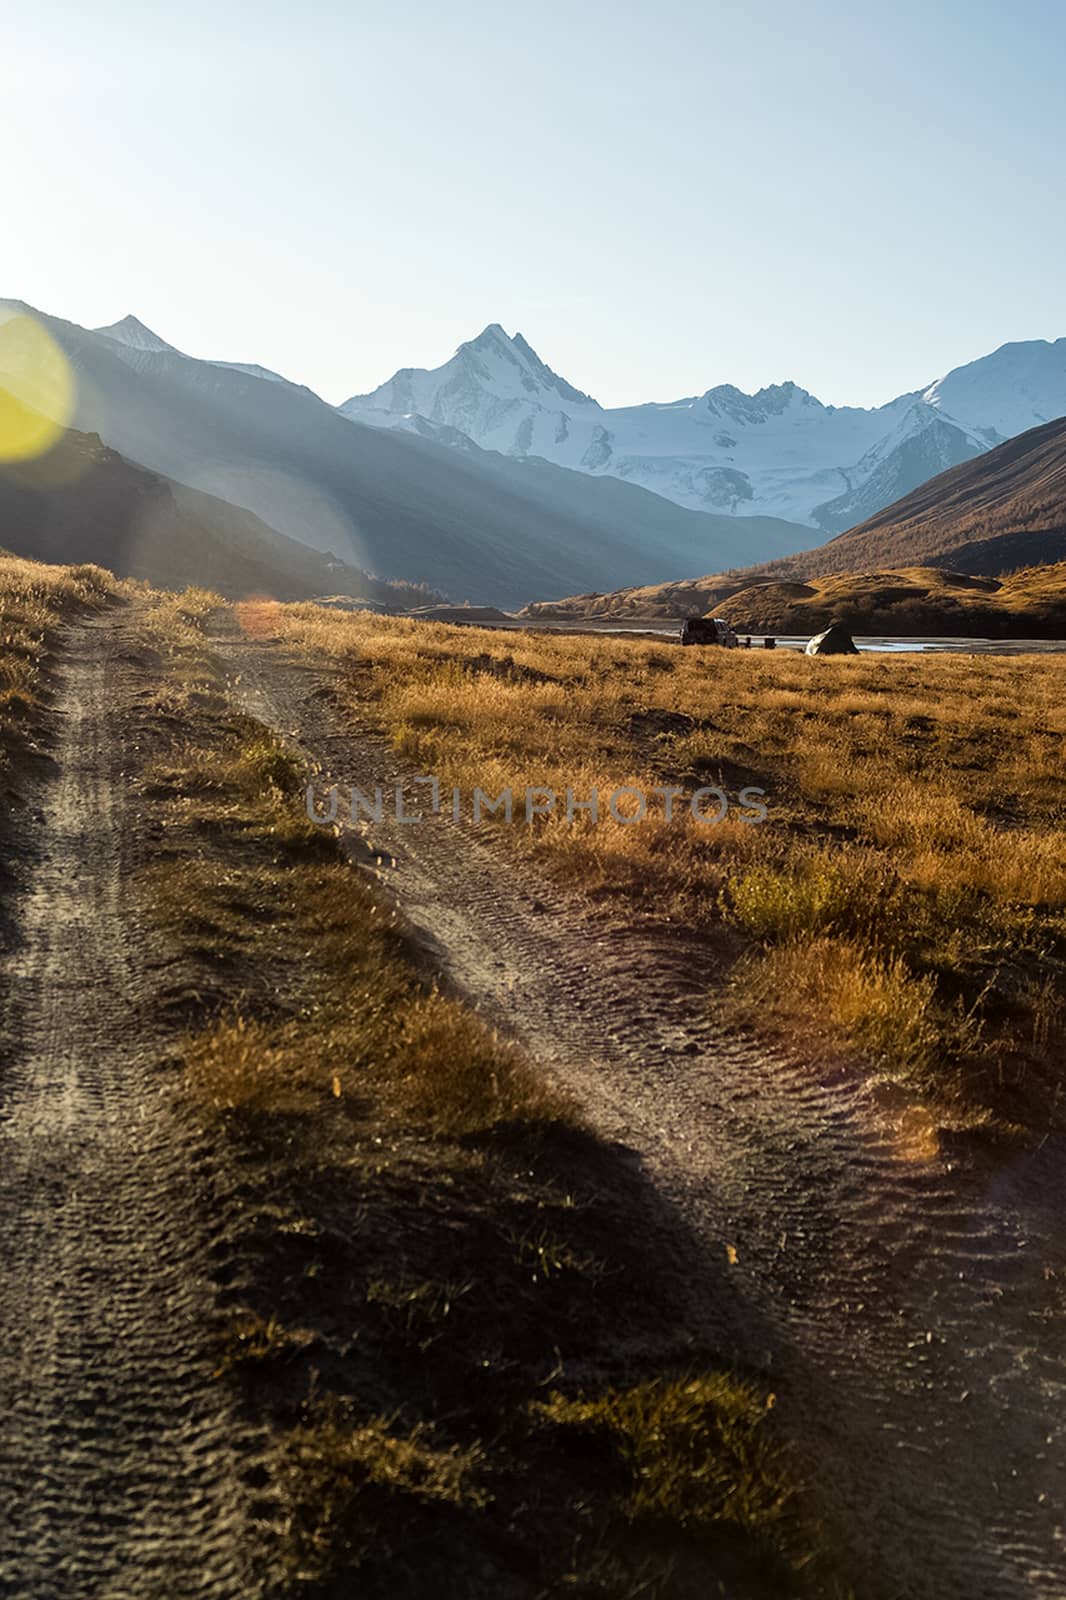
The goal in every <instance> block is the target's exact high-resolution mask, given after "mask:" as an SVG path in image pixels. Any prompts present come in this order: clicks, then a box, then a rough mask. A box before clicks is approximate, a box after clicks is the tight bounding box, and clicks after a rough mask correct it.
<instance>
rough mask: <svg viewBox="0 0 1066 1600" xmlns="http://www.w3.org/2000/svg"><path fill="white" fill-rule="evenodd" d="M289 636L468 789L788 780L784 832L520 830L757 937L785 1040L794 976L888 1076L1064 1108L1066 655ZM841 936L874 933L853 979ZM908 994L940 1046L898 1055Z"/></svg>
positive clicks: (1024, 1114)
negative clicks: (816, 654)
mask: <svg viewBox="0 0 1066 1600" xmlns="http://www.w3.org/2000/svg"><path fill="white" fill-rule="evenodd" d="M275 628H276V633H277V635H278V637H280V638H281V639H283V640H284V641H285V642H286V643H288V644H289V645H290V646H291V647H293V648H294V649H296V650H298V651H299V652H300V653H301V654H302V655H303V656H304V657H305V658H306V659H309V660H313V661H317V662H319V663H321V664H322V665H323V666H324V667H326V668H332V669H333V670H334V671H335V672H336V673H337V674H338V676H339V678H340V680H341V682H342V683H345V684H347V686H348V689H347V692H348V693H349V694H350V695H351V698H352V712H353V715H362V716H367V715H370V716H371V717H373V718H374V719H376V720H379V721H380V722H382V723H383V724H384V725H385V727H386V728H387V729H388V730H389V732H390V734H391V737H392V739H393V741H394V743H395V745H396V747H397V748H398V749H399V750H400V751H401V752H402V753H404V754H405V755H406V756H407V757H408V758H409V759H410V761H411V762H412V763H413V764H415V765H417V767H418V769H419V770H421V771H423V772H432V773H435V774H437V775H438V776H439V777H440V778H441V779H442V781H444V782H446V783H448V784H453V783H454V784H458V785H460V786H463V787H465V788H466V789H470V788H472V786H473V785H474V784H478V785H480V786H481V787H482V788H484V789H486V790H489V791H491V792H496V791H497V790H498V789H500V788H502V787H504V786H511V787H512V788H514V789H515V790H518V791H521V790H524V789H525V788H526V787H527V786H528V785H544V786H546V787H548V788H551V789H553V790H554V791H555V792H556V793H557V794H559V795H560V796H561V795H562V794H563V793H564V791H565V790H566V789H567V787H568V786H569V787H572V788H573V789H574V791H575V792H576V794H577V795H578V796H579V797H580V798H585V797H587V795H588V793H589V792H590V790H591V789H592V787H594V786H595V787H597V788H598V789H599V790H600V792H601V795H606V794H607V793H609V792H610V791H612V790H613V789H614V788H616V787H617V786H620V785H632V786H635V787H637V788H641V789H643V790H645V791H650V790H651V789H652V788H654V786H656V785H662V784H677V785H680V786H682V787H684V788H685V790H686V793H691V792H692V790H694V789H695V788H696V787H698V786H700V785H702V784H706V785H715V784H720V785H722V786H723V787H724V788H725V789H726V790H727V791H729V792H730V793H731V794H732V795H734V796H735V795H736V794H737V793H738V791H739V790H740V789H741V788H742V787H744V786H757V787H761V788H763V789H765V791H766V797H767V798H766V803H767V805H768V806H769V812H770V816H769V820H768V821H767V822H766V823H764V824H761V825H755V826H753V825H749V824H746V823H744V822H743V821H741V820H740V815H739V812H738V811H737V810H736V809H734V810H732V811H731V813H730V816H729V819H728V820H727V821H725V822H723V823H721V824H719V825H718V826H716V827H714V826H710V827H709V826H703V825H700V824H698V823H696V822H695V821H693V819H692V818H691V816H690V815H689V814H688V813H687V811H685V809H684V806H683V803H682V807H681V814H680V815H679V816H677V815H675V819H674V820H673V821H672V822H667V821H666V820H665V818H664V816H663V812H662V806H661V803H658V802H657V803H653V805H652V806H651V807H650V808H649V814H648V817H647V819H646V820H645V821H643V822H641V823H639V824H636V825H631V826H626V825H623V824H619V823H617V822H614V821H612V820H611V819H610V818H609V817H608V818H601V820H600V822H599V823H598V824H597V825H595V826H593V825H591V824H590V823H589V821H588V820H587V819H584V820H579V821H578V822H576V823H570V822H568V821H567V819H566V817H565V815H564V814H562V808H561V807H560V808H559V809H557V810H556V812H555V813H554V814H553V815H551V816H549V817H545V818H537V819H535V820H534V821H533V823H531V824H529V825H522V826H513V827H510V828H507V829H505V830H504V833H505V836H506V839H507V841H508V843H509V844H510V845H511V846H512V847H517V848H519V849H522V850H527V851H531V852H534V853H536V854H537V855H538V856H539V857H540V858H541V859H542V860H544V861H545V862H547V863H548V864H550V865H553V866H555V867H557V868H558V869H559V870H560V871H564V872H565V873H566V874H567V876H568V877H570V878H571V879H574V878H575V877H576V878H578V879H579V880H580V881H581V882H583V883H584V884H585V885H586V886H587V887H588V888H590V889H592V890H595V891H598V892H600V893H605V894H616V895H617V896H618V897H619V898H620V899H621V900H624V901H636V902H638V903H640V904H641V905H642V906H643V907H644V908H654V909H657V910H658V911H660V912H661V913H662V914H663V915H666V916H671V917H674V918H685V919H689V920H692V921H695V922H697V923H698V924H700V925H701V926H704V927H706V928H707V929H708V930H709V931H713V930H714V929H715V928H716V927H721V926H723V925H727V926H728V925H732V926H733V927H737V928H740V929H742V930H743V931H744V932H745V933H746V935H747V936H748V937H749V939H750V940H751V942H752V946H753V951H754V952H756V953H755V954H754V955H753V960H752V961H751V962H749V964H748V965H747V966H746V967H745V969H744V970H745V973H746V974H747V975H748V976H747V981H749V982H751V983H752V984H753V985H754V984H755V973H756V971H757V969H758V967H759V961H760V959H764V961H765V968H764V971H765V975H766V981H765V982H764V983H762V984H761V985H758V986H757V987H758V992H759V993H760V995H761V996H762V1000H763V1004H762V1006H761V1008H759V1014H760V1016H761V1018H762V1025H764V1026H766V1027H768V1028H770V1029H771V1030H777V1031H781V1030H780V1028H779V1024H781V1023H782V1022H783V1021H786V1020H787V1019H788V1017H790V1016H793V1015H794V1008H792V1009H790V1007H789V1005H788V1003H787V1001H786V998H785V997H784V995H783V994H781V995H779V994H778V991H777V989H776V988H775V985H774V984H773V983H772V982H771V980H770V975H771V974H772V973H773V972H775V971H777V972H780V971H781V970H782V969H781V965H780V964H781V962H782V961H785V960H786V959H787V964H788V967H789V971H790V972H791V973H792V975H793V978H794V980H795V982H796V984H797V987H798V990H800V991H802V992H804V993H806V994H808V995H810V996H813V995H817V996H819V997H820V998H819V1000H818V1004H819V1005H820V1006H821V1007H822V1008H823V1010H824V1013H825V1020H826V1024H827V1031H828V1032H829V1033H831V1034H833V1035H834V1036H835V1037H837V1038H838V1039H845V1040H848V1041H850V1042H851V1043H852V1044H853V1045H854V1047H855V1048H856V1049H857V1050H859V1051H861V1052H862V1053H863V1054H864V1055H865V1056H867V1057H868V1058H873V1059H874V1060H876V1061H877V1062H879V1063H883V1064H884V1065H885V1066H887V1067H889V1068H894V1067H899V1068H900V1070H903V1069H902V1067H901V1066H900V1063H901V1061H903V1060H905V1061H906V1062H907V1063H909V1065H908V1066H907V1069H906V1070H907V1072H908V1075H909V1076H910V1077H911V1079H912V1081H921V1082H922V1083H923V1084H924V1086H925V1088H926V1090H928V1091H932V1092H938V1091H939V1092H941V1093H944V1094H947V1093H948V1091H949V1088H950V1092H951V1095H952V1096H954V1095H955V1094H956V1093H961V1094H962V1097H963V1099H964V1100H968V1101H969V1103H970V1104H971V1105H972V1106H974V1107H976V1108H977V1114H978V1115H980V1114H981V1110H982V1108H985V1107H987V1106H988V1105H989V1104H994V1105H995V1107H996V1109H997V1111H998V1112H999V1113H1001V1114H1002V1116H1003V1117H1005V1118H1006V1119H1007V1120H1021V1121H1034V1122H1036V1123H1037V1124H1039V1123H1040V1121H1041V1118H1042V1117H1043V1116H1044V1115H1046V1112H1047V1107H1048V1105H1049V1103H1050V1102H1051V1101H1055V1102H1057V1089H1056V1085H1057V1083H1058V1081H1059V1079H1060V1076H1061V1072H1062V1067H1063V1059H1062V1045H1061V1031H1058V1032H1057V1028H1056V1024H1055V1023H1048V1021H1047V1018H1048V1017H1049V1016H1052V1017H1054V1018H1055V1019H1060V1018H1061V1017H1062V1015H1063V1010H1062V997H1063V995H1064V994H1066V831H1064V829H1063V823H1064V821H1066V784H1064V781H1063V780H1064V777H1066V772H1064V754H1063V753H1064V749H1066V740H1064V735H1066V659H1064V658H1059V657H1055V656H1030V657H1024V658H1017V657H1014V658H1008V657H1000V658H996V657H988V656H983V657H980V658H976V659H975V658H966V657H958V656H935V657H921V658H914V657H911V658H905V657H876V656H860V657H858V658H848V659H838V660H832V659H819V658H814V659H811V658H808V657H805V656H801V655H798V654H795V653H792V652H785V651H777V652H774V653H772V654H771V653H769V652H767V653H765V654H764V653H762V652H760V653H748V652H746V651H745V652H722V651H699V650H680V649H676V648H669V647H666V646H661V645H657V644H655V643H652V642H648V641H643V640H633V639H625V638H608V637H605V636H603V635H599V636H585V637H573V636H570V637H560V636H553V635H544V634H522V633H516V632H507V633H501V632H495V631H492V630H487V629H470V628H455V627H449V626H447V625H444V624H435V623H428V624H427V623H418V622H413V621H409V620H401V619H390V618H382V617H371V616H368V615H365V614H362V615H360V614H356V615H346V616H338V615H336V614H332V613H330V614H326V613H323V612H321V611H318V610H316V609H315V608H314V607H311V606H294V607H285V608H283V609H282V610H281V611H279V613H278V617H277V619H276V623H275ZM826 939H828V940H831V941H833V940H845V941H847V942H848V952H847V953H842V954H841V956H840V959H839V961H838V963H837V966H836V967H835V968H834V969H833V972H834V976H833V978H832V981H830V980H829V978H828V977H827V973H828V971H829V968H828V967H827V964H826V963H827V957H826V950H825V947H824V943H823V941H824V940H826ZM804 940H807V941H814V942H813V943H812V944H811V947H810V951H809V954H808V955H807V956H806V957H805V956H804V946H803V941H804ZM758 951H763V952H764V953H765V955H764V957H763V958H760V957H759V956H758V954H757V952H758ZM782 951H784V952H787V957H786V955H785V954H782V953H781V952H782ZM805 960H806V962H807V963H808V967H809V971H808V973H807V978H806V980H805V981H804V982H801V981H800V978H801V973H800V969H801V968H802V966H803V964H804V961H805ZM845 967H847V969H848V971H849V972H850V973H852V977H851V978H849V980H848V981H847V982H845V980H844V976H843V973H844V968H845ZM753 992H754V991H753ZM731 993H733V994H734V995H736V993H737V990H736V986H734V989H733V990H732V991H731ZM1037 993H1039V994H1040V995H1041V996H1042V999H1041V1000H1040V1002H1039V1011H1040V1017H1042V1018H1043V1019H1044V1020H1043V1022H1041V1021H1040V1019H1039V1018H1038V1016H1037V1014H1036V1012H1035V1011H1034V1006H1035V1005H1036V1004H1037V1002H1036V1001H1035V1000H1034V995H1035V994H1037ZM904 995H906V997H907V1004H909V1005H913V1006H917V1007H919V1009H921V1010H922V1012H923V1016H924V1018H925V1021H924V1022H923V1025H922V1029H921V1030H920V1032H921V1037H922V1040H923V1043H922V1046H921V1048H920V1049H916V1048H914V1049H912V1048H911V1046H909V1045H908V1046H907V1047H906V1048H905V1049H902V1050H896V1049H894V1048H892V1041H891V1028H890V1027H887V1026H881V1025H879V1024H878V1023H877V1022H876V1019H877V1017H879V1016H885V1015H887V1016H891V1014H892V1011H893V1008H894V1007H897V1006H898V1007H903V1006H904ZM960 1006H961V1013H960V1010H959V1007H960ZM740 1011H741V1012H744V1014H746V1015H748V1016H749V1017H750V1018H754V1016H755V1012H756V1008H754V1007H747V1008H745V1007H743V1006H741V1007H740ZM738 1014H739V1013H738ZM960 1015H961V1016H963V1017H964V1018H965V1019H966V1021H965V1026H963V1025H960V1023H959V1017H960ZM1041 1037H1046V1043H1045V1044H1044V1045H1038V1044H1037V1043H1035V1042H1034V1041H1035V1040H1037V1039H1039V1038H1041ZM960 1086H961V1088H960Z"/></svg>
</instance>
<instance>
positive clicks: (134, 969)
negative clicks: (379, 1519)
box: [0, 608, 250, 1600]
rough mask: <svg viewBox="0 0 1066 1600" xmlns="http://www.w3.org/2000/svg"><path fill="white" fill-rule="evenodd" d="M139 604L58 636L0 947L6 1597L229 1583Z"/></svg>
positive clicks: (198, 1186) (241, 1582)
mask: <svg viewBox="0 0 1066 1600" xmlns="http://www.w3.org/2000/svg"><path fill="white" fill-rule="evenodd" d="M136 623H137V616H136V610H135V608H123V609H121V610H119V611H117V612H111V613H109V614H107V615H105V616H104V617H102V618H100V619H98V620H95V621H90V622H88V623H85V624H83V625H81V626H79V627H77V628H76V629H74V630H73V631H72V633H71V636H70V640H69V646H68V648H67V649H66V651H65V653H64V658H63V660H64V664H63V667H62V674H61V681H60V683H59V686H58V695H57V700H56V704H55V709H54V714H53V715H54V725H55V744H54V750H53V753H54V758H55V762H54V768H53V771H52V774H51V776H49V777H47V778H45V779H44V780H43V782H42V784H41V787H40V792H39V795H38V797H37V809H36V812H35V815H34V817H33V818H27V817H24V818H23V819H22V825H23V827H24V829H25V835H24V839H23V848H22V850H21V852H20V854H21V857H22V874H21V875H22V879H23V887H22V893H21V896H20V897H19V898H18V900H17V902H16V904H15V907H14V920H15V937H14V941H13V946H12V948H10V949H9V950H8V951H7V952H6V954H5V955H4V957H3V960H2V966H0V986H2V987H0V994H2V996H3V1026H2V1031H0V1594H3V1595H10V1596H12V1597H17V1600H36V1597H40V1600H58V1597H60V1596H62V1597H63V1600H80V1597H83V1596H86V1597H87V1596H94V1597H95V1596H105V1595H106V1596H107V1597H108V1600H120V1597H130V1600H133V1597H137V1600H145V1597H149V1596H150V1597H153V1600H155V1597H159V1600H162V1597H163V1596H167V1597H174V1600H179V1597H185V1596H190V1597H191V1596H205V1597H214V1596H220V1597H221V1596H237V1595H245V1594H247V1593H249V1592H250V1591H249V1589H248V1588H247V1587H246V1586H245V1577H246V1575H245V1573H244V1572H243V1571H242V1570H241V1567H240V1565H239V1560H238V1556H237V1551H238V1549H239V1548H240V1541H239V1539H238V1538H237V1533H238V1531H239V1529H240V1528H241V1526H242V1525H243V1519H244V1516H245V1512H246V1506H245V1499H246V1492H245V1491H244V1489H243V1488H242V1486H241V1480H240V1477H239V1474H238V1464H239V1455H240V1441H241V1438H242V1434H241V1429H240V1426H239V1425H238V1423H237V1421H236V1419H235V1418H234V1417H233V1416H232V1415H230V1413H229V1410H228V1406H227V1402H226V1401H225V1399H224V1396H223V1391H222V1389H221V1387H220V1385H219V1384H218V1382H217V1381H216V1380H215V1379H213V1377H212V1367H213V1365H214V1364H215V1356H214V1352H213V1349H212V1325H213V1315H214V1310H213V1300H212V1289H211V1285H210V1281H209V1256H208V1251H209V1227H208V1224H207V1221H206V1219H207V1217H208V1216H209V1214H210V1203H211V1202H210V1182H209V1174H208V1171H207V1167H206V1157H205V1154H204V1152H203V1151H202V1150H201V1149H200V1148H199V1147H198V1145H197V1142H196V1140H195V1139H194V1138H192V1137H191V1136H190V1134H189V1132H188V1131H187V1129H186V1128H184V1127H183V1126H182V1125H181V1123H180V1122H179V1121H178V1119H177V1118H176V1117H175V1115H174V1113H173V1110H172V1101H173V1085H172V1083H171V1084H168V1081H167V1078H166V1075H165V1074H164V1073H163V1072H162V1071H161V1070H160V1068H159V1065H158V1063H159V1061H160V1058H161V1056H162V1054H163V1051H164V1048H165V1043H164V1037H163V1032H162V1026H161V1024H160V1022H159V1021H158V1018H157V1017H156V1015H155V1007H154V1004H153V1001H154V997H155V996H156V994H157V992H158V978H159V973H160V971H161V970H162V967H163V963H164V961H165V953H164V952H160V951H158V950H157V949H155V948H154V946H153V943H152V940H151V938H150V937H149V935H148V934H147V933H146V931H145V930H144V929H143V928H142V927H141V926H140V924H139V920H138V916H137V909H136V897H135V895H134V894H133V892H132V890H131V875H132V874H133V872H134V871H135V870H136V867H137V865H138V863H139V861H140V860H143V857H144V850H145V841H144V838H143V837H142V829H141V827H140V824H139V819H138V817H137V816H136V815H135V811H134V806H133V804H132V803H131V800H130V795H129V782H128V780H129V776H130V771H131V766H132V765H133V764H134V762H135V759H136V754H135V748H133V747H134V746H135V745H136V738H137V734H136V727H137V723H136V715H137V698H138V695H139V694H142V693H144V692H146V689H145V682H146V680H145V675H144V673H143V671H142V670H141V669H140V667H139V665H138V659H137V653H136Z"/></svg>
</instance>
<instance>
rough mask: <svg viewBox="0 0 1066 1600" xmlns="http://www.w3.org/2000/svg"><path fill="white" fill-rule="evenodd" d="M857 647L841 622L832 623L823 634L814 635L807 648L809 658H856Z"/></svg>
mask: <svg viewBox="0 0 1066 1600" xmlns="http://www.w3.org/2000/svg"><path fill="white" fill-rule="evenodd" d="M858 653H859V648H858V645H857V644H856V643H855V640H854V639H853V638H852V637H851V634H850V633H849V632H848V630H847V628H845V626H844V624H843V623H842V622H834V623H833V624H832V626H831V627H829V628H826V630H825V632H824V633H817V634H815V636H814V638H813V639H812V640H811V642H810V643H809V644H808V646H807V654H808V655H809V656H857V655H858Z"/></svg>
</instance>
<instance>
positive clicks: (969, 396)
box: [922, 339, 1066, 444]
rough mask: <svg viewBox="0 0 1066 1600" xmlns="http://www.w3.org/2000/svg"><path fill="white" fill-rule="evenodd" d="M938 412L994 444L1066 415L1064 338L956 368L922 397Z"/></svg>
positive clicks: (1005, 347)
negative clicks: (977, 429) (964, 424)
mask: <svg viewBox="0 0 1066 1600" xmlns="http://www.w3.org/2000/svg"><path fill="white" fill-rule="evenodd" d="M922 399H923V400H925V401H926V402H927V403H928V404H929V405H930V406H932V407H933V408H934V409H935V410H937V411H941V412H945V413H947V414H948V415H949V416H951V417H952V418H954V419H955V420H957V421H966V422H968V423H971V424H972V425H974V426H976V427H978V428H980V429H981V430H982V432H983V433H984V434H985V436H986V437H987V438H988V442H989V443H990V444H998V443H999V442H1000V441H1001V440H1003V439H1010V438H1013V437H1014V435H1015V434H1017V433H1024V432H1025V430H1026V429H1027V428H1036V427H1039V425H1040V424H1041V423H1043V422H1051V421H1053V420H1054V419H1055V418H1056V417H1061V416H1062V415H1063V412H1064V411H1066V339H1055V340H1049V339H1023V340H1018V341H1016V342H1014V343H1012V344H1002V345H1000V347H999V349H998V350H993V351H992V353H991V355H987V356H982V357H981V358H980V359H979V360H977V361H971V362H969V363H968V364H967V365H966V366H964V367H955V368H953V370H952V371H951V372H949V373H948V374H947V375H946V376H945V377H943V378H938V379H937V380H936V382H935V383H931V384H930V385H929V387H928V389H926V390H925V392H924V393H923V395H922Z"/></svg>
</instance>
